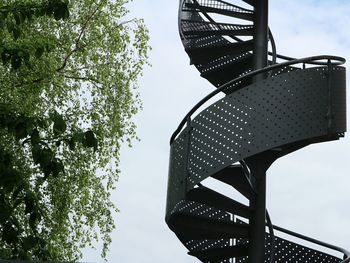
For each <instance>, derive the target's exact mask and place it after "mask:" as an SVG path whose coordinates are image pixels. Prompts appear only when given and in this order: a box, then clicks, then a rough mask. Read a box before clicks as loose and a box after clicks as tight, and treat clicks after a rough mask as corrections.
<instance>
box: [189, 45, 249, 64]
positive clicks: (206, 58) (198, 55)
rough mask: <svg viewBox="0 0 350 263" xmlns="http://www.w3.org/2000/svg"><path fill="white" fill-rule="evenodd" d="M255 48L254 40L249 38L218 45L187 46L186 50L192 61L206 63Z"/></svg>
mask: <svg viewBox="0 0 350 263" xmlns="http://www.w3.org/2000/svg"><path fill="white" fill-rule="evenodd" d="M253 48H254V42H253V40H248V41H243V42H234V43H227V44H222V45H216V46H204V47H191V48H187V49H186V52H187V53H188V55H189V57H190V58H191V63H195V64H204V63H209V62H211V61H212V60H213V59H216V58H219V57H222V56H234V55H236V56H237V55H240V54H242V53H246V52H248V51H252V50H253Z"/></svg>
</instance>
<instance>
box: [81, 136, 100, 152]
mask: <svg viewBox="0 0 350 263" xmlns="http://www.w3.org/2000/svg"><path fill="white" fill-rule="evenodd" d="M84 139H85V141H84V145H85V146H86V147H90V148H94V150H95V151H96V150H97V139H96V138H95V134H94V133H93V132H92V131H87V132H85V133H84Z"/></svg>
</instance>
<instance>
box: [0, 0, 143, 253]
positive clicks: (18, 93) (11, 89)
mask: <svg viewBox="0 0 350 263" xmlns="http://www.w3.org/2000/svg"><path fill="white" fill-rule="evenodd" d="M127 2H128V1H127V0H114V1H112V0H97V1H96V0H84V1H78V0H71V1H69V2H68V1H66V0H46V1H35V0H3V1H2V2H1V4H0V55H1V63H0V83H1V85H0V241H1V242H0V258H2V259H11V258H18V259H32V260H77V259H79V258H81V256H82V255H81V249H82V248H84V247H86V246H90V245H91V244H92V242H93V240H99V239H102V242H103V250H102V256H103V257H105V256H106V252H107V250H108V246H109V244H110V242H111V239H110V233H111V231H112V230H113V229H114V227H115V224H114V221H113V218H112V213H113V211H116V210H117V209H116V208H115V206H114V205H113V203H111V201H110V191H111V190H112V189H114V187H115V182H116V181H117V179H118V175H119V170H118V164H119V150H120V144H121V143H122V142H124V141H125V142H128V143H129V144H130V142H131V140H132V139H133V138H135V136H136V135H135V125H134V123H133V122H132V121H131V117H132V116H133V115H134V114H136V113H137V111H138V110H139V109H140V107H141V104H140V100H139V97H138V94H137V90H136V88H137V78H138V77H139V76H140V75H141V74H142V69H143V67H144V65H145V64H146V63H147V53H148V51H149V46H148V44H147V43H148V32H147V29H146V28H145V26H144V24H143V21H142V20H139V19H133V20H130V21H125V16H126V15H127V13H128V10H127V9H126V4H127Z"/></svg>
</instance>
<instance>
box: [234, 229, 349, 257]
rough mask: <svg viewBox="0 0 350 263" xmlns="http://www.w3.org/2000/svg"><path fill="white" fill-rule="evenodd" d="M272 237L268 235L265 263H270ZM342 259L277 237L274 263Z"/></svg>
mask: <svg viewBox="0 0 350 263" xmlns="http://www.w3.org/2000/svg"><path fill="white" fill-rule="evenodd" d="M270 242H271V239H270V236H269V235H267V239H266V247H265V263H270V246H271V243H270ZM341 261H342V259H340V258H337V257H334V256H332V255H329V254H326V253H323V252H320V251H317V250H314V249H311V248H308V247H305V246H301V245H299V244H296V243H294V242H290V241H288V240H286V239H283V238H279V237H275V256H274V262H276V263H277V262H280V263H288V262H290V263H340V262H341ZM248 262H249V261H248V257H241V258H237V259H236V263H248Z"/></svg>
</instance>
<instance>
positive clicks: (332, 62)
mask: <svg viewBox="0 0 350 263" xmlns="http://www.w3.org/2000/svg"><path fill="white" fill-rule="evenodd" d="M322 60H326V62H322ZM345 62H346V60H345V59H344V58H342V57H337V56H328V55H321V56H312V57H305V58H301V59H294V60H291V61H287V62H283V63H280V64H275V65H272V66H268V67H265V68H262V69H257V70H254V71H251V72H249V73H247V74H245V75H243V76H240V77H238V78H235V79H233V80H230V81H229V82H227V83H225V84H223V85H221V86H220V87H218V88H217V89H216V90H214V91H212V92H211V93H209V94H208V95H207V96H205V97H204V98H203V99H201V100H200V101H199V102H198V103H197V104H196V105H195V106H194V107H193V108H192V109H191V110H190V111H189V112H188V113H187V114H186V116H185V117H184V118H183V119H182V121H181V122H180V124H179V126H178V127H177V129H176V130H175V132H174V133H173V134H172V136H171V138H170V145H171V144H172V143H173V142H174V140H175V139H176V136H177V135H178V134H179V133H180V132H181V130H182V128H183V127H184V125H185V124H186V123H190V122H191V116H192V115H193V114H194V113H195V112H196V111H197V110H198V109H199V108H200V107H201V106H202V105H203V104H204V103H206V102H207V101H208V100H210V99H211V98H213V97H214V96H215V95H217V94H218V93H220V92H222V91H224V90H225V89H227V88H228V87H230V86H231V85H233V84H237V83H238V82H239V81H242V80H245V79H247V78H249V77H253V76H255V75H257V74H261V73H265V72H269V71H271V70H275V69H281V68H284V67H287V66H292V65H296V64H303V69H304V68H305V67H306V64H309V65H324V66H328V67H330V66H336V65H342V64H344V63H345ZM240 88H242V87H240V86H236V87H235V89H233V90H232V92H234V91H237V90H238V89H240Z"/></svg>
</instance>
